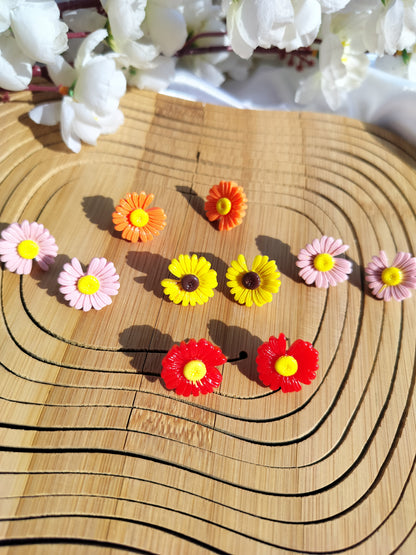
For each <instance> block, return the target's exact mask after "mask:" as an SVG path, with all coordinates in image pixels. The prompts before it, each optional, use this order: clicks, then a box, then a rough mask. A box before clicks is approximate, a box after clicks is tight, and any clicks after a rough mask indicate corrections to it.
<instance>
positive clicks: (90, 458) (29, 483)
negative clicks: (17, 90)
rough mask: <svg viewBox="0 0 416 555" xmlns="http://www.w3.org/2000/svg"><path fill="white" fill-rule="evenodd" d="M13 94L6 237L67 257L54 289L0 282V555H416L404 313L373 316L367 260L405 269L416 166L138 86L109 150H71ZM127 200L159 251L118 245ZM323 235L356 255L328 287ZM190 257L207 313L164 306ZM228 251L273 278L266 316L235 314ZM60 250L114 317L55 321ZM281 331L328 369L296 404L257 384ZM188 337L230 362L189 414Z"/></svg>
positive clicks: (363, 140)
mask: <svg viewBox="0 0 416 555" xmlns="http://www.w3.org/2000/svg"><path fill="white" fill-rule="evenodd" d="M45 98H47V96H44V97H42V96H41V95H39V97H37V100H36V101H37V102H40V101H41V100H44V99H45ZM16 99H17V100H16V101H15V102H12V103H9V104H6V105H3V106H1V107H0V114H1V119H0V128H1V133H0V144H1V148H0V184H1V185H0V210H1V212H0V213H1V217H0V223H1V226H2V228H4V227H6V226H7V225H8V224H10V223H11V222H13V221H19V222H20V221H22V220H23V219H25V218H26V219H28V220H30V221H39V222H41V223H43V224H44V225H45V226H46V227H47V228H48V229H49V230H50V231H51V233H52V234H53V235H54V237H55V238H56V241H57V244H58V245H59V254H58V257H57V260H56V263H55V264H54V266H53V267H52V268H51V270H50V271H49V272H48V273H44V272H42V271H41V270H39V269H34V270H33V271H32V274H31V275H29V276H24V277H23V278H22V277H19V276H17V275H14V274H11V273H9V272H7V271H5V270H4V269H2V272H1V317H0V361H1V364H0V372H1V393H0V409H1V422H2V425H1V428H0V435H1V440H0V445H1V448H0V472H1V483H0V494H1V501H0V513H1V514H0V550H1V551H2V552H9V551H10V552H13V553H17V554H20V553H30V554H31V555H32V554H38V553H39V554H40V553H41V554H44V553H54V552H56V549H57V547H59V550H60V552H65V553H69V554H72V553H80V552H81V551H82V553H87V554H94V555H95V554H96V553H100V554H101V553H110V552H111V553H117V552H121V551H124V550H126V549H128V550H130V551H132V552H136V553H205V552H213V553H261V554H263V553H279V554H280V553H281V554H286V553H288V554H289V553H305V554H306V553H308V554H309V553H310V554H322V553H348V554H350V553H354V555H358V554H369V553H374V554H375V553H377V554H382V555H384V554H391V553H401V554H407V553H414V552H415V550H416V532H415V520H416V519H415V516H416V510H415V509H416V508H415V505H416V474H415V472H414V464H415V452H416V449H415V447H416V435H415V433H414V430H415V424H416V422H415V420H416V411H415V394H414V386H415V368H416V366H415V331H416V320H415V318H416V316H415V306H416V305H415V302H416V301H415V296H413V297H412V298H411V299H409V300H406V301H405V302H403V303H397V302H394V301H392V302H390V303H383V302H380V301H377V300H376V299H374V298H373V297H372V296H371V295H370V294H369V291H368V289H367V288H366V286H365V282H364V267H365V265H366V263H367V262H368V261H369V260H370V259H371V257H372V256H373V255H374V254H378V251H379V250H380V248H383V249H384V250H386V252H387V253H388V255H389V257H390V258H391V257H392V256H393V255H394V254H395V252H396V251H397V250H403V251H407V252H411V253H413V254H415V253H416V246H415V242H416V222H415V210H416V188H415V183H416V179H415V178H416V173H415V163H416V150H415V149H414V148H412V147H411V146H409V145H408V144H406V143H405V142H404V141H402V140H401V139H399V138H398V137H396V136H393V135H391V134H389V133H387V132H385V131H383V130H381V129H378V128H375V127H368V126H365V125H364V124H362V123H359V122H357V121H353V120H348V119H344V118H340V117H336V116H330V115H317V114H306V113H303V114H300V113H276V112H263V113H261V112H254V111H237V110H233V109H229V108H220V107H214V106H204V105H202V104H199V103H187V102H184V101H180V100H176V99H172V98H168V97H163V96H159V95H154V94H151V93H144V92H130V93H128V94H127V95H126V97H125V98H124V99H123V106H122V108H123V111H124V114H125V116H126V122H125V124H124V126H123V127H122V128H121V129H120V130H119V132H118V133H116V134H115V135H111V136H108V137H101V138H100V139H99V142H98V145H97V146H96V147H88V146H84V147H83V150H82V152H81V153H80V154H79V155H74V154H72V153H69V152H67V150H66V149H65V147H64V146H63V145H62V143H61V140H60V135H59V130H58V129H57V128H46V127H42V126H35V125H34V124H32V123H31V122H30V120H29V118H28V116H27V111H28V109H29V108H30V105H29V102H28V101H29V97H27V96H25V94H22V95H17V97H16ZM221 179H227V180H229V179H232V180H235V181H237V182H238V183H239V184H240V185H242V186H243V187H244V189H245V191H246V194H247V197H248V199H249V209H248V212H247V215H246V218H245V220H244V222H243V224H242V225H241V226H239V227H237V228H235V229H234V230H232V231H230V232H225V233H220V232H218V231H216V229H215V228H214V227H213V226H212V225H211V224H210V223H209V222H208V221H207V220H206V218H205V217H204V213H203V204H204V199H205V197H206V195H207V193H208V190H209V189H210V187H211V186H212V185H213V184H215V183H218V181H219V180H221ZM134 190H136V191H141V190H145V191H146V192H153V193H154V194H155V197H156V200H155V204H156V205H158V206H161V207H163V208H164V209H165V211H166V213H167V215H168V225H167V227H166V229H165V230H164V231H163V233H162V234H161V235H160V237H158V238H157V239H155V240H154V241H153V242H152V243H151V244H145V245H133V244H130V243H127V242H125V241H122V240H121V239H120V237H119V234H118V233H116V232H114V231H113V229H112V223H111V213H112V211H113V209H114V206H115V205H116V204H117V203H118V201H119V199H120V198H121V197H122V196H124V194H125V193H127V192H130V191H134ZM323 234H326V235H332V236H334V237H335V238H338V237H340V238H342V239H343V241H344V242H345V243H347V244H349V245H350V249H349V251H348V256H349V258H350V259H351V261H352V262H353V268H354V270H353V273H352V275H351V277H350V280H349V281H348V282H347V283H344V284H341V285H339V286H338V287H336V288H331V289H330V290H329V291H325V290H319V289H316V288H314V287H308V286H306V285H305V284H304V283H303V282H302V281H301V280H300V279H299V278H298V276H297V271H296V267H295V260H296V256H297V254H298V252H299V250H300V249H301V248H302V247H303V246H304V245H305V244H306V243H308V242H309V241H311V240H312V239H313V238H314V237H319V236H320V235H323ZM193 252H195V253H198V254H200V255H204V256H205V257H206V258H207V259H208V260H209V261H210V262H211V263H212V265H213V267H214V268H215V269H216V270H217V272H218V278H219V279H218V281H219V286H218V288H217V290H216V293H215V295H214V297H213V299H211V300H210V301H209V302H208V303H207V304H206V305H204V306H200V307H195V308H191V307H181V306H176V305H174V304H173V303H170V302H169V301H167V299H166V298H164V297H163V292H162V288H161V286H160V281H161V279H163V278H164V277H168V264H169V262H170V260H171V259H172V258H173V257H175V256H178V255H179V254H180V253H183V254H187V253H193ZM240 252H241V253H244V254H245V255H246V257H247V258H248V259H249V260H251V259H252V258H253V257H254V256H255V255H256V254H259V253H260V254H265V255H268V256H269V257H270V258H272V259H275V260H276V261H277V264H278V266H279V270H280V272H281V274H282V286H281V289H280V292H279V293H278V294H277V295H276V296H275V299H274V300H273V302H272V303H270V304H268V305H265V306H263V307H261V308H250V309H248V308H247V307H242V306H239V305H238V304H236V303H235V302H233V300H232V298H231V296H230V294H229V292H228V290H227V287H226V279H225V272H226V268H227V267H228V265H229V264H230V262H231V260H233V259H235V258H236V257H237V255H238V254H239V253H240ZM74 256H76V257H77V258H78V259H79V260H80V261H81V262H82V263H83V264H88V263H89V261H90V260H91V259H92V258H93V257H94V256H104V257H106V258H107V259H109V260H112V261H113V262H114V264H115V266H116V268H117V270H118V273H119V274H120V282H121V289H120V294H119V295H118V296H117V297H115V299H114V302H113V304H112V305H111V306H109V307H107V308H105V309H104V310H102V311H99V312H94V311H91V312H90V313H81V312H79V311H76V310H74V309H71V308H69V306H68V305H67V304H66V303H65V301H64V300H63V298H62V296H61V295H60V293H59V291H58V287H57V283H56V278H57V275H58V273H59V272H60V270H61V269H62V265H63V264H64V263H65V262H66V261H68V260H69V259H70V258H72V257H74ZM280 332H283V333H285V335H286V336H287V337H289V338H290V339H291V341H294V340H295V339H297V338H302V339H305V340H308V341H311V342H313V343H314V345H315V347H316V348H317V349H318V350H319V353H320V369H319V372H318V376H317V379H316V380H315V381H314V382H313V383H312V384H311V385H310V386H304V387H303V389H302V391H301V392H299V393H295V394H282V393H281V392H274V393H273V392H271V391H270V390H269V389H267V388H265V387H264V386H262V384H261V383H259V381H258V379H257V372H256V367H255V356H256V350H257V348H258V346H259V345H260V344H261V343H262V342H263V341H266V340H267V339H268V338H269V336H270V335H277V334H279V333H280ZM191 337H195V338H197V339H198V338H201V337H206V338H207V339H209V340H210V341H212V342H214V343H215V344H217V345H219V346H220V347H221V348H222V350H223V351H224V353H225V355H226V356H227V358H228V359H231V360H234V362H227V363H226V364H225V365H224V367H223V368H222V373H223V376H224V379H223V382H222V385H221V388H220V389H219V391H218V392H216V393H214V394H212V395H208V396H203V397H202V398H195V399H185V398H181V397H178V396H176V395H175V394H174V393H171V392H168V391H167V390H166V389H165V388H164V386H163V383H162V382H161V380H160V372H161V360H162V358H163V356H164V353H166V351H167V350H168V349H170V348H171V347H172V345H173V344H174V343H177V342H179V341H181V340H186V339H189V338H191ZM245 355H246V356H245ZM244 357H245V358H244Z"/></svg>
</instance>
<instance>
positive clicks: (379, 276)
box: [365, 251, 416, 301]
mask: <svg viewBox="0 0 416 555" xmlns="http://www.w3.org/2000/svg"><path fill="white" fill-rule="evenodd" d="M365 273H366V276H365V279H366V281H367V282H368V287H369V288H370V289H371V292H372V294H373V295H374V296H375V297H376V298H377V299H382V300H384V301H390V300H391V299H395V300H396V301H402V300H404V299H407V298H408V297H411V295H412V294H411V292H410V289H415V288H416V258H415V257H413V256H412V255H411V254H410V253H408V252H398V253H397V254H396V256H395V257H394V259H393V262H392V265H391V266H390V265H389V263H388V260H387V255H386V253H385V252H384V251H380V254H379V255H378V256H373V258H372V261H371V262H370V263H369V264H368V265H367V267H366V269H365Z"/></svg>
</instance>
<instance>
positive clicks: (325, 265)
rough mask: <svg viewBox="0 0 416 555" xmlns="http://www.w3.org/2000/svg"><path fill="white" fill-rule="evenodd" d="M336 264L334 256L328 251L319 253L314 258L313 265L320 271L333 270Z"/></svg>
mask: <svg viewBox="0 0 416 555" xmlns="http://www.w3.org/2000/svg"><path fill="white" fill-rule="evenodd" d="M334 264H335V260H334V257H333V256H331V255H330V254H328V253H327V252H324V253H322V254H317V255H316V256H315V258H314V259H313V265H314V266H315V270H318V272H329V270H332V268H333V267H334Z"/></svg>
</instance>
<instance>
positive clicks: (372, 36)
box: [364, 0, 404, 56]
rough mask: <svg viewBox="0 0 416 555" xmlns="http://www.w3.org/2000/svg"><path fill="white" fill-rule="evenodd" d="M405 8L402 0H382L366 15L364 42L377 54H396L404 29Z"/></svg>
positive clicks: (369, 49) (368, 48)
mask: <svg viewBox="0 0 416 555" xmlns="http://www.w3.org/2000/svg"><path fill="white" fill-rule="evenodd" d="M403 17H404V9H403V2H402V0H392V1H391V2H386V4H383V3H382V2H381V1H380V2H379V5H377V7H376V8H374V9H373V10H372V12H371V13H369V14H368V15H367V17H366V23H365V28H364V44H365V46H366V48H367V50H368V51H369V52H371V53H373V54H377V56H384V54H394V53H395V52H396V51H397V49H398V43H399V39H400V36H401V34H402V30H403Z"/></svg>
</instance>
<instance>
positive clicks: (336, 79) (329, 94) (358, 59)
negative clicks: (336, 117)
mask: <svg viewBox="0 0 416 555" xmlns="http://www.w3.org/2000/svg"><path fill="white" fill-rule="evenodd" d="M368 64H369V60H368V57H367V56H366V55H365V54H363V53H361V52H356V51H354V50H353V49H352V48H351V46H350V43H349V42H341V40H340V37H339V36H338V35H335V34H333V33H328V34H327V35H326V36H325V37H324V39H323V41H322V43H321V46H320V50H319V71H318V72H316V73H314V74H313V75H312V76H310V77H309V78H307V79H306V80H305V81H303V83H301V85H300V86H299V88H298V90H297V91H296V95H295V102H298V103H300V104H309V103H310V102H312V101H313V100H315V98H316V96H317V95H318V94H319V92H320V91H322V94H323V96H324V98H325V100H326V102H327V104H328V105H329V107H330V108H331V109H332V110H336V109H337V108H339V106H340V105H341V104H342V103H343V102H344V101H345V100H346V98H347V95H348V93H349V92H350V91H351V90H353V89H355V88H357V87H358V86H359V85H361V83H362V81H363V80H364V77H365V75H366V73H367V68H368Z"/></svg>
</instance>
